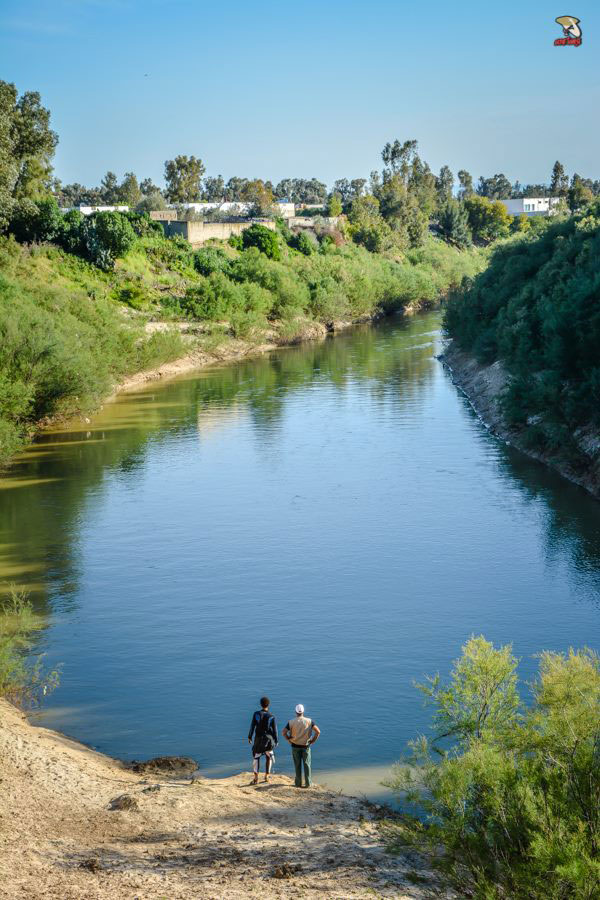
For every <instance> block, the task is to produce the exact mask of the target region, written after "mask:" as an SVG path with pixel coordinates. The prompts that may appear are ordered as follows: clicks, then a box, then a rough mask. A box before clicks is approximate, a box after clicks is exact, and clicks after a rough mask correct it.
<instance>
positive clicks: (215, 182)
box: [202, 175, 225, 203]
mask: <svg viewBox="0 0 600 900" xmlns="http://www.w3.org/2000/svg"><path fill="white" fill-rule="evenodd" d="M224 197H225V181H224V180H223V176H222V175H216V176H214V175H209V176H208V177H207V178H205V179H204V190H203V193H202V198H203V200H206V201H207V202H208V203H211V202H215V201H219V202H221V201H222V200H223V199H224Z"/></svg>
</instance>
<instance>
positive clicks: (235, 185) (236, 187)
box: [225, 175, 248, 203]
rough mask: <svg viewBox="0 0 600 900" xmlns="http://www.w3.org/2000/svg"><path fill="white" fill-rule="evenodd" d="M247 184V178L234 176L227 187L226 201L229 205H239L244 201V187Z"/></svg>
mask: <svg viewBox="0 0 600 900" xmlns="http://www.w3.org/2000/svg"><path fill="white" fill-rule="evenodd" d="M247 184H248V179H247V178H239V177H238V176H237V175H233V176H232V177H231V178H230V179H229V181H228V182H227V184H226V185H225V199H226V200H227V201H228V202H229V203H239V202H240V201H241V199H242V194H243V191H244V187H245V186H246V185H247Z"/></svg>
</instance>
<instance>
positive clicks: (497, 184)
mask: <svg viewBox="0 0 600 900" xmlns="http://www.w3.org/2000/svg"><path fill="white" fill-rule="evenodd" d="M511 191H512V186H511V183H510V181H509V180H508V178H507V177H506V175H503V174H502V173H500V174H499V175H493V176H492V177H491V178H484V177H483V175H481V176H480V177H479V183H478V184H477V193H478V194H479V196H480V197H487V198H488V199H489V200H506V199H507V198H508V197H510V195H511Z"/></svg>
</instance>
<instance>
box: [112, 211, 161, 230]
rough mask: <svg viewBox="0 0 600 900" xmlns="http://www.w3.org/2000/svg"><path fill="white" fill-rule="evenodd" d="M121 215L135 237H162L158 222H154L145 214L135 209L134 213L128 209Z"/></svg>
mask: <svg viewBox="0 0 600 900" xmlns="http://www.w3.org/2000/svg"><path fill="white" fill-rule="evenodd" d="M121 215H123V216H125V218H126V219H127V221H128V222H129V224H130V225H131V227H132V228H133V232H134V234H135V235H136V236H137V237H147V236H148V235H153V234H161V235H162V233H163V229H162V225H161V224H160V222H155V221H154V220H153V219H151V218H150V216H149V215H148V213H147V212H144V211H142V212H140V211H139V210H137V209H136V211H135V212H134V211H133V210H131V209H130V210H128V211H127V212H124V213H121Z"/></svg>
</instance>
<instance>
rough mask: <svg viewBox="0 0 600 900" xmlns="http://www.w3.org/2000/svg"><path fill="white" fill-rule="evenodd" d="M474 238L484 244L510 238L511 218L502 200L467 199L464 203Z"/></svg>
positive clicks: (474, 197) (475, 197)
mask: <svg viewBox="0 0 600 900" xmlns="http://www.w3.org/2000/svg"><path fill="white" fill-rule="evenodd" d="M464 205H465V209H466V210H467V214H468V217H469V228H470V229H471V233H472V235H473V238H474V239H475V240H476V241H481V242H482V243H484V244H489V243H490V242H491V241H497V240H498V239H499V238H505V237H508V233H509V228H510V222H511V217H510V216H509V214H508V212H507V211H506V207H505V206H504V204H503V203H501V202H500V200H488V198H487V197H477V196H475V195H473V196H472V197H467V199H466V200H465V201H464Z"/></svg>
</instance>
